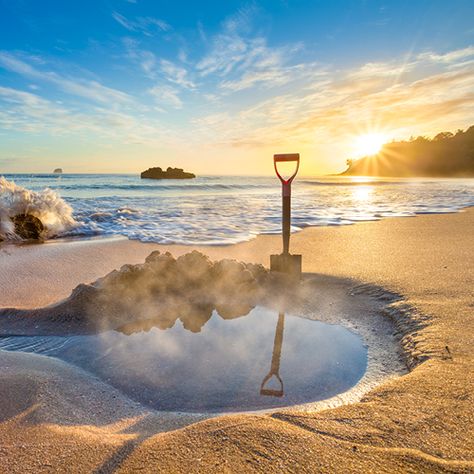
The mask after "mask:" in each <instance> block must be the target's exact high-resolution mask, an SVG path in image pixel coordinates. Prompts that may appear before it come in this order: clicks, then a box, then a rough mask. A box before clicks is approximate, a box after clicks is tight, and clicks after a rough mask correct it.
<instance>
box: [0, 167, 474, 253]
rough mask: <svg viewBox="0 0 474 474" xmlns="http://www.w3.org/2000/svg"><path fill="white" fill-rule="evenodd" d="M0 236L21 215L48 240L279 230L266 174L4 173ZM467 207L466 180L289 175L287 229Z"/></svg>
mask: <svg viewBox="0 0 474 474" xmlns="http://www.w3.org/2000/svg"><path fill="white" fill-rule="evenodd" d="M3 176H4V178H3V179H2V178H0V238H3V239H4V240H5V239H12V238H15V236H14V233H13V228H12V225H11V222H9V218H11V217H12V216H13V215H15V214H17V213H21V212H31V213H32V214H33V215H36V216H37V217H39V218H40V219H41V220H42V221H43V222H44V223H45V225H46V228H47V230H48V232H47V237H48V238H57V237H68V236H71V237H72V236H74V237H88V236H113V235H123V236H126V237H128V238H130V239H137V240H140V241H143V242H159V243H166V244H169V243H176V244H191V245H193V244H205V245H225V244H232V243H236V242H242V241H246V240H249V239H251V238H253V237H255V236H256V235H258V234H265V233H279V232H280V229H281V187H280V183H279V181H278V180H277V179H276V177H248V176H202V177H198V178H196V179H192V180H147V179H140V177H139V176H137V175H123V174H63V175H53V174H5V175H3ZM468 206H474V179H393V178H391V179H378V178H350V177H320V178H311V179H309V178H299V179H298V178H297V179H296V180H295V182H294V184H293V195H292V209H293V210H292V225H293V228H292V230H293V231H298V230H300V229H302V228H304V227H308V226H333V225H350V224H354V223H356V222H360V221H372V220H379V219H383V218H389V217H395V216H397V217H399V216H406V217H410V216H415V215H417V214H427V213H448V212H457V211H459V210H461V209H462V208H465V207H468Z"/></svg>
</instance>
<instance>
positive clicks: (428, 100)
mask: <svg viewBox="0 0 474 474" xmlns="http://www.w3.org/2000/svg"><path fill="white" fill-rule="evenodd" d="M447 54H449V56H448V57H449V58H450V61H449V64H448V62H446V61H442V63H441V65H439V68H438V70H437V71H436V72H433V71H432V69H430V68H426V66H427V61H431V58H427V57H426V56H419V57H418V58H417V59H415V60H413V61H411V62H410V63H409V64H407V62H406V60H405V58H400V59H399V60H398V61H396V60H393V61H390V62H387V63H367V64H364V65H362V66H359V67H356V68H353V69H349V70H345V71H341V70H334V69H331V68H330V67H327V69H326V73H325V74H319V75H318V72H316V73H315V75H314V76H310V77H308V78H306V80H305V83H306V86H304V87H298V88H291V89H292V90H291V92H288V93H285V94H282V95H273V96H271V97H270V98H268V99H264V100H260V101H256V102H255V103H254V104H253V105H252V106H250V107H244V108H241V109H240V110H239V111H238V112H232V113H230V112H228V111H225V110H224V111H222V112H219V113H213V114H209V115H207V116H203V117H199V118H197V119H196V120H195V126H196V129H197V130H199V133H200V134H201V136H202V137H203V139H204V140H209V142H212V141H213V142H214V144H215V145H216V146H222V147H242V146H245V147H251V148H255V147H269V146H273V147H275V146H278V145H282V146H283V145H284V144H285V143H289V142H291V143H299V144H300V145H302V146H305V144H306V146H314V144H315V143H318V145H321V146H322V145H324V144H325V143H326V144H328V145H330V144H334V140H335V139H336V138H335V137H337V140H338V141H343V137H344V135H350V134H352V135H354V134H356V133H360V128H362V127H363V126H364V124H368V123H372V124H373V123H377V124H382V125H383V126H384V127H386V128H387V129H388V130H389V131H390V132H389V133H393V134H397V133H399V134H403V133H410V134H411V133H424V132H425V131H426V130H430V129H431V130H437V129H438V128H439V127H444V126H446V124H447V123H458V124H462V123H464V122H465V121H466V117H468V116H469V110H471V111H472V107H473V106H474V67H473V66H472V65H465V66H463V67H460V68H457V69H456V70H451V69H450V67H449V65H451V64H456V62H457V61H458V62H460V61H462V60H463V59H464V58H465V57H466V55H467V52H466V51H452V52H450V53H447ZM404 72H406V73H407V74H406V75H405V74H403V73H404ZM295 76H296V75H295ZM425 133H426V132H425ZM215 137H218V138H215Z"/></svg>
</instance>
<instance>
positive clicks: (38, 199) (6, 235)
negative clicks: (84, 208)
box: [0, 177, 78, 240]
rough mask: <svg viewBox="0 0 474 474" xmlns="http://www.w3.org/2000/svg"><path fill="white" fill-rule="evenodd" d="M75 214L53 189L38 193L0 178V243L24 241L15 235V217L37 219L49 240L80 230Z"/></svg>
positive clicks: (44, 235)
mask: <svg viewBox="0 0 474 474" xmlns="http://www.w3.org/2000/svg"><path fill="white" fill-rule="evenodd" d="M72 213H73V210H72V207H71V206H70V205H69V204H67V203H66V202H65V201H64V200H63V199H61V197H60V196H59V194H58V193H56V192H55V191H53V190H52V189H49V188H46V189H44V190H42V191H38V192H35V191H31V190H29V189H26V188H23V187H21V186H18V185H16V184H15V183H14V182H13V181H8V180H7V179H5V178H4V177H0V240H21V237H20V236H19V235H18V234H17V233H16V232H15V225H14V223H13V218H14V217H15V216H18V215H31V216H34V217H36V218H38V219H39V220H40V221H41V223H42V224H43V227H44V229H43V232H42V235H41V237H42V238H44V239H49V238H51V237H55V236H57V235H60V234H62V233H64V232H68V231H70V230H72V229H74V228H75V227H77V225H78V223H77V222H76V221H75V219H74V217H73V215H72Z"/></svg>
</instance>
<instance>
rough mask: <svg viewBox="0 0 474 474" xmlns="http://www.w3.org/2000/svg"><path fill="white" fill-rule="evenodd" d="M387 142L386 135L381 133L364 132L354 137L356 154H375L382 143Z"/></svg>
mask: <svg viewBox="0 0 474 474" xmlns="http://www.w3.org/2000/svg"><path fill="white" fill-rule="evenodd" d="M386 142H387V136H386V135H385V134H383V133H366V134H364V135H359V136H358V137H357V138H356V143H355V147H354V148H355V153H356V155H357V156H360V157H362V156H371V155H376V154H377V153H378V152H379V151H380V150H381V149H382V146H383V145H384V143H386Z"/></svg>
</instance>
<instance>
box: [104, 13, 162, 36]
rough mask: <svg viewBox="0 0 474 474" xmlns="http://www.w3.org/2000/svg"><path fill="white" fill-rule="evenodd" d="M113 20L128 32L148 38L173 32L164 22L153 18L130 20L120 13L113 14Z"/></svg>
mask: <svg viewBox="0 0 474 474" xmlns="http://www.w3.org/2000/svg"><path fill="white" fill-rule="evenodd" d="M112 18H113V19H114V20H115V21H116V22H117V23H120V24H121V25H122V26H123V27H124V28H125V29H127V30H128V31H135V32H140V33H143V34H144V35H147V36H153V35H154V34H156V33H157V32H166V31H169V30H171V26H170V25H169V24H168V23H167V22H166V21H164V20H161V19H159V18H153V17H149V16H147V17H138V18H136V19H135V20H130V19H128V18H126V17H125V16H124V15H122V14H120V13H118V12H115V11H114V12H112Z"/></svg>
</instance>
